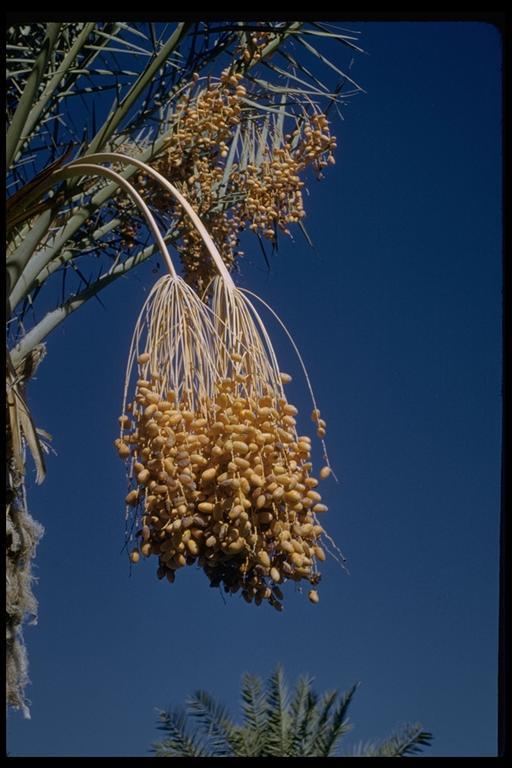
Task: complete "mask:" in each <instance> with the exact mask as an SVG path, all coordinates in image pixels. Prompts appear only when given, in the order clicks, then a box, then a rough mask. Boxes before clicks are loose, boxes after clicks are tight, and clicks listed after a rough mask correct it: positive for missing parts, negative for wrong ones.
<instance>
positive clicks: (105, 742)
mask: <svg viewBox="0 0 512 768" xmlns="http://www.w3.org/2000/svg"><path fill="white" fill-rule="evenodd" d="M345 26H347V27H352V28H354V29H360V30H361V32H362V38H361V39H362V45H363V47H364V48H365V50H366V51H367V52H368V54H369V55H365V56H359V57H358V58H357V60H356V61H355V62H354V67H353V70H352V74H353V75H354V76H355V78H356V79H357V80H358V82H360V83H361V84H362V85H363V87H364V88H365V89H366V91H367V94H366V95H360V96H358V97H357V98H355V99H353V100H352V101H351V103H350V105H349V106H348V107H347V108H346V109H345V112H344V117H345V119H344V121H343V123H342V124H341V125H339V124H338V125H337V126H336V128H337V130H336V131H335V132H336V133H337V136H338V145H339V149H338V151H337V164H336V166H334V167H333V169H330V171H329V173H328V176H327V178H326V179H325V180H324V181H322V182H321V183H317V182H316V181H312V182H311V183H310V184H309V185H308V186H309V192H310V197H308V198H307V199H306V208H307V211H308V218H307V220H306V224H307V228H308V231H309V233H310V235H311V236H312V238H313V240H314V243H315V250H314V251H312V250H311V249H310V248H309V246H308V245H307V244H306V243H305V242H304V240H303V238H302V236H301V235H300V233H299V234H298V235H297V236H296V242H294V243H292V242H286V243H285V242H284V241H281V245H280V249H279V252H278V253H277V254H275V255H274V257H273V258H272V262H271V271H270V272H268V270H267V268H266V265H265V263H264V262H263V259H262V257H261V253H260V251H259V248H258V247H257V244H254V243H253V244H252V246H251V245H249V242H248V243H247V244H246V248H245V250H246V254H247V255H246V256H245V258H244V260H243V263H242V265H241V274H240V275H239V277H238V281H239V282H240V284H241V285H242V286H243V287H247V288H249V289H250V290H254V291H255V292H257V293H258V294H259V295H260V296H261V297H262V298H264V299H265V301H267V302H268V303H269V304H270V305H271V306H272V307H273V309H274V310H275V311H276V312H277V313H278V314H279V315H280V317H281V318H282V319H283V321H284V322H285V323H286V325H287V327H288V328H289V330H290V332H291V333H292V335H293V337H294V339H295V340H296V342H297V344H298V346H299V348H300V350H301V352H302V355H303V357H304V360H305V362H306V365H307V367H308V371H309V375H310V378H311V381H312V383H313V387H314V390H315V395H316V398H317V401H318V404H319V407H320V409H321V411H322V415H323V416H324V417H325V418H326V420H327V425H328V433H327V440H328V442H327V445H328V450H329V455H330V460H331V463H332V465H333V467H334V468H335V471H336V473H337V476H338V478H339V480H340V482H339V483H338V484H337V483H336V482H335V481H334V480H333V479H329V480H328V481H325V483H324V485H323V496H324V498H325V500H326V503H328V504H329V513H328V515H327V516H326V518H325V525H326V527H327V529H328V531H329V533H330V534H331V535H332V536H333V538H334V539H335V540H336V541H337V543H338V545H339V546H340V547H341V549H342V550H343V552H344V554H345V555H346V557H347V559H348V566H349V570H350V575H349V576H347V575H346V574H344V573H343V572H342V571H341V570H340V568H339V566H338V565H337V564H336V563H335V562H334V561H332V560H330V561H328V562H326V563H325V564H324V565H323V567H322V573H323V579H322V582H321V585H320V598H321V602H320V604H319V605H318V606H313V605H311V604H310V603H309V601H308V600H307V597H306V595H305V594H303V595H300V594H296V593H295V592H294V589H293V585H288V588H287V589H285V610H284V612H283V613H281V614H279V613H277V612H275V611H273V610H272V609H271V608H270V607H268V606H266V605H262V606H261V607H260V608H256V607H255V606H254V605H247V604H246V603H245V602H244V601H243V600H241V599H238V598H237V597H236V596H235V597H234V598H233V599H229V600H225V601H224V600H223V597H222V595H221V593H220V592H219V591H218V590H214V589H210V588H209V586H208V581H207V579H206V578H205V576H204V575H203V574H202V573H201V572H200V571H198V570H196V569H194V568H188V569H185V571H182V572H180V573H179V574H178V577H177V579H176V582H175V584H174V585H169V584H167V583H166V582H159V581H157V579H156V576H155V570H156V568H155V565H154V564H153V563H152V562H151V561H146V562H145V563H142V564H140V565H139V566H138V567H137V568H136V569H134V571H133V573H132V575H131V577H130V575H129V566H128V563H127V560H126V555H125V554H121V548H122V544H123V533H124V520H123V514H124V508H123V499H124V495H125V477H124V472H123V467H122V464H121V462H120V461H119V459H118V458H117V456H116V454H115V451H114V449H113V446H112V440H113V439H114V437H115V433H116V425H117V416H118V415H119V413H120V407H121V400H122V386H123V379H124V370H125V366H126V358H127V353H128V346H129V341H130V338H131V333H132V330H133V326H134V323H135V320H136V317H137V315H138V312H139V310H140V308H141V306H142V304H143V302H144V300H145V297H146V295H147V291H148V290H149V288H150V287H151V285H152V284H153V282H154V280H155V279H156V277H157V275H155V274H154V273H153V272H152V268H153V266H154V265H147V266H145V267H142V268H140V269H139V270H136V271H134V272H133V273H131V274H130V275H129V276H128V277H127V278H126V279H123V280H121V281H118V282H117V283H116V284H114V286H112V287H111V288H109V289H107V290H106V291H105V292H104V293H103V296H102V298H103V301H104V303H105V305H106V311H105V310H103V309H102V308H101V307H100V306H99V305H98V304H97V303H96V302H89V304H88V305H87V306H85V307H84V308H82V309H80V311H78V312H77V313H75V314H74V315H73V316H72V317H71V318H70V319H69V320H68V321H66V323H65V324H64V325H62V326H61V327H60V328H59V329H58V330H57V331H56V332H55V333H54V334H53V335H52V336H51V338H50V339H49V340H48V356H47V358H46V359H45V361H44V362H43V364H42V365H41V367H40V369H39V371H38V374H37V381H36V382H35V383H34V385H33V386H32V388H31V390H30V402H31V405H32V409H33V414H34V417H35V419H36V421H37V424H38V425H39V426H41V427H43V428H45V429H46V430H48V431H49V432H50V433H51V434H52V435H53V436H54V441H53V444H54V448H55V450H56V451H57V454H58V455H57V456H52V457H50V458H49V460H48V477H47V480H46V481H45V483H44V484H43V485H42V486H40V487H35V486H34V485H31V487H30V499H29V500H30V508H31V510H32V512H33V514H34V516H35V517H36V518H37V519H38V520H40V521H41V522H42V523H43V525H44V526H45V529H46V535H45V537H44V539H43V540H42V542H41V544H40V546H39V550H38V556H37V576H38V578H39V583H38V585H37V587H36V593H37V596H38V599H39V603H40V618H39V624H38V626H37V627H35V628H27V630H26V632H25V636H26V640H27V645H28V650H29V654H30V676H31V679H32V685H31V687H30V689H29V697H30V699H31V701H32V707H31V710H32V719H31V720H30V721H24V720H23V718H22V717H21V715H19V714H18V713H12V712H11V713H9V717H8V724H7V731H8V749H9V752H10V754H11V755H13V756H17V755H27V756H49V755H51V756H62V755H70V756H79V755H91V756H111V755H126V756H136V755H145V754H148V752H147V750H148V749H149V747H150V744H151V742H152V741H154V740H156V739H157V738H159V732H158V731H157V730H156V728H155V707H161V708H166V707H171V706H172V707H174V706H180V705H181V704H182V703H183V702H184V700H185V698H186V696H187V695H188V694H189V693H192V692H193V691H194V690H196V689H197V688H204V689H206V690H208V691H210V692H212V693H213V694H215V695H216V696H217V697H218V698H219V699H220V700H222V701H223V702H224V703H225V704H227V705H228V706H229V707H230V708H231V710H232V712H233V714H235V713H236V712H237V709H238V691H239V685H240V679H241V677H242V674H243V673H244V672H245V671H249V672H252V673H254V674H259V675H261V676H264V677H267V676H268V675H269V674H270V672H271V671H272V669H273V668H274V667H275V665H276V663H277V662H281V663H282V664H283V665H284V667H285V671H286V675H287V677H288V680H289V681H290V683H291V682H292V681H293V680H295V679H296V678H297V677H298V676H299V674H301V673H309V674H310V675H312V676H314V677H315V687H316V688H317V690H318V691H323V690H325V689H327V688H339V689H347V688H348V687H349V686H351V685H352V684H353V683H354V682H357V681H360V682H361V686H360V688H359V690H358V692H357V694H356V697H355V700H354V703H353V707H352V710H351V720H352V723H353V725H354V729H353V731H352V733H351V734H350V735H349V736H348V737H347V739H346V746H349V745H350V744H352V743H354V742H357V741H360V740H362V741H366V740H379V739H381V738H384V737H385V736H387V735H389V734H390V732H391V731H392V730H393V728H394V727H395V726H397V725H399V724H400V723H404V722H416V721H420V722H422V723H423V725H424V727H425V728H426V729H427V730H429V731H431V732H432V733H433V734H434V742H433V746H432V748H431V749H430V750H428V751H427V752H426V753H425V755H428V756H439V755H447V756H450V755H468V756H477V755H489V756H492V755H494V754H495V752H496V699H497V688H496V681H497V621H498V526H499V493H500V486H499V482H500V428H501V426H500V419H501V401H500V389H501V330H500V323H501V305H500V302H501V223H502V222H501V143H500V142H501V138H500V130H501V127H500V119H501V115H500V105H501V81H500V77H501V72H500V66H501V50H500V37H499V34H498V32H497V31H496V30H495V29H494V28H493V27H492V26H488V25H484V24H476V23H447V22H445V23H435V24H434V23H427V22H421V23H405V22H403V23H395V22H392V23H391V22H390V23H382V22H381V23H376V22H375V23H369V22H365V23H360V24H358V23H351V24H350V25H349V24H346V25H345ZM268 328H269V329H270V331H271V333H272V338H273V340H274V342H275V347H276V350H277V353H278V358H279V360H280V361H281V367H282V369H284V370H288V371H289V372H290V373H292V374H294V381H293V383H292V384H291V385H289V388H288V396H289V399H290V400H291V402H294V403H295V404H296V405H297V406H298V407H299V409H300V412H301V414H303V415H302V417H300V418H302V422H301V421H299V425H300V424H301V423H302V425H303V428H304V430H307V429H309V430H310V426H311V422H310V421H309V412H310V410H311V406H310V403H309V402H308V398H307V391H306V386H305V383H304V381H303V379H301V375H300V369H299V366H298V363H297V361H296V359H294V356H293V352H292V351H291V350H290V347H289V344H288V342H287V341H286V338H285V337H284V336H283V334H282V332H281V331H280V330H279V328H278V327H277V326H276V325H275V323H273V322H272V320H271V318H269V321H268ZM310 431H311V430H310ZM319 461H320V451H319V450H318V451H317V462H319Z"/></svg>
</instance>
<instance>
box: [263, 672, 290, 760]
mask: <svg viewBox="0 0 512 768" xmlns="http://www.w3.org/2000/svg"><path fill="white" fill-rule="evenodd" d="M288 706H289V695H288V690H287V687H286V683H285V679H284V673H283V668H282V667H281V665H278V666H277V667H276V669H275V671H274V672H273V673H272V675H271V676H270V679H269V681H268V687H267V738H266V741H265V753H264V756H265V757H271V756H272V755H280V756H283V755H288V754H289V751H290V740H291V729H290V725H291V718H290V713H289V711H288Z"/></svg>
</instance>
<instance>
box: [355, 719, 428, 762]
mask: <svg viewBox="0 0 512 768" xmlns="http://www.w3.org/2000/svg"><path fill="white" fill-rule="evenodd" d="M432 739H433V736H432V734H431V733H429V732H428V731H424V730H423V726H422V725H420V724H419V723H416V724H414V725H404V726H402V728H400V729H399V730H398V731H397V732H396V733H394V734H392V735H391V736H390V737H389V738H388V739H386V740H385V741H383V742H381V743H380V744H365V745H359V747H356V750H358V751H357V752H354V753H353V754H358V755H361V756H365V757H407V756H410V755H418V754H419V753H420V752H422V751H423V749H424V748H425V747H429V746H430V744H431V743H432Z"/></svg>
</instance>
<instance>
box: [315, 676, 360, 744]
mask: <svg viewBox="0 0 512 768" xmlns="http://www.w3.org/2000/svg"><path fill="white" fill-rule="evenodd" d="M358 687H359V684H358V683H356V684H355V685H353V686H352V688H351V689H350V690H349V691H348V692H347V693H344V694H343V696H342V697H341V701H340V703H339V704H338V706H337V707H336V710H335V711H334V712H333V714H332V717H331V718H330V720H329V723H328V724H327V727H326V728H325V731H324V733H323V734H322V738H321V740H320V743H319V744H318V747H319V749H320V750H321V754H322V755H324V756H328V755H330V754H332V753H333V752H334V751H335V750H336V747H337V744H338V742H339V741H340V739H341V738H342V737H343V736H344V735H345V734H346V733H347V732H348V731H349V730H350V729H351V726H350V725H349V724H348V722H347V712H348V708H349V706H350V703H351V701H352V699H353V697H354V694H355V692H356V690H357V688H358Z"/></svg>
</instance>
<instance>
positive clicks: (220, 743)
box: [187, 691, 238, 757]
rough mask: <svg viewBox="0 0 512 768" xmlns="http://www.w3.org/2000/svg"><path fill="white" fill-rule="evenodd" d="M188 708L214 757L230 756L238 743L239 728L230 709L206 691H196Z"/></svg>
mask: <svg viewBox="0 0 512 768" xmlns="http://www.w3.org/2000/svg"><path fill="white" fill-rule="evenodd" d="M187 710H188V713H189V714H190V716H191V718H192V719H193V721H194V722H195V723H196V724H197V728H198V732H199V733H202V735H203V736H204V737H205V740H206V743H207V744H208V747H209V754H210V755H211V756H212V757H228V756H229V755H232V754H233V748H234V747H235V746H236V744H237V737H238V730H237V728H236V726H235V724H234V723H233V721H232V720H231V718H230V716H229V714H228V711H227V709H226V708H225V707H223V706H222V705H221V704H218V703H217V702H216V701H215V700H214V699H213V698H212V696H210V694H208V693H207V692H206V691H196V693H195V694H193V695H192V696H191V697H190V698H189V699H188V700H187Z"/></svg>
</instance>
